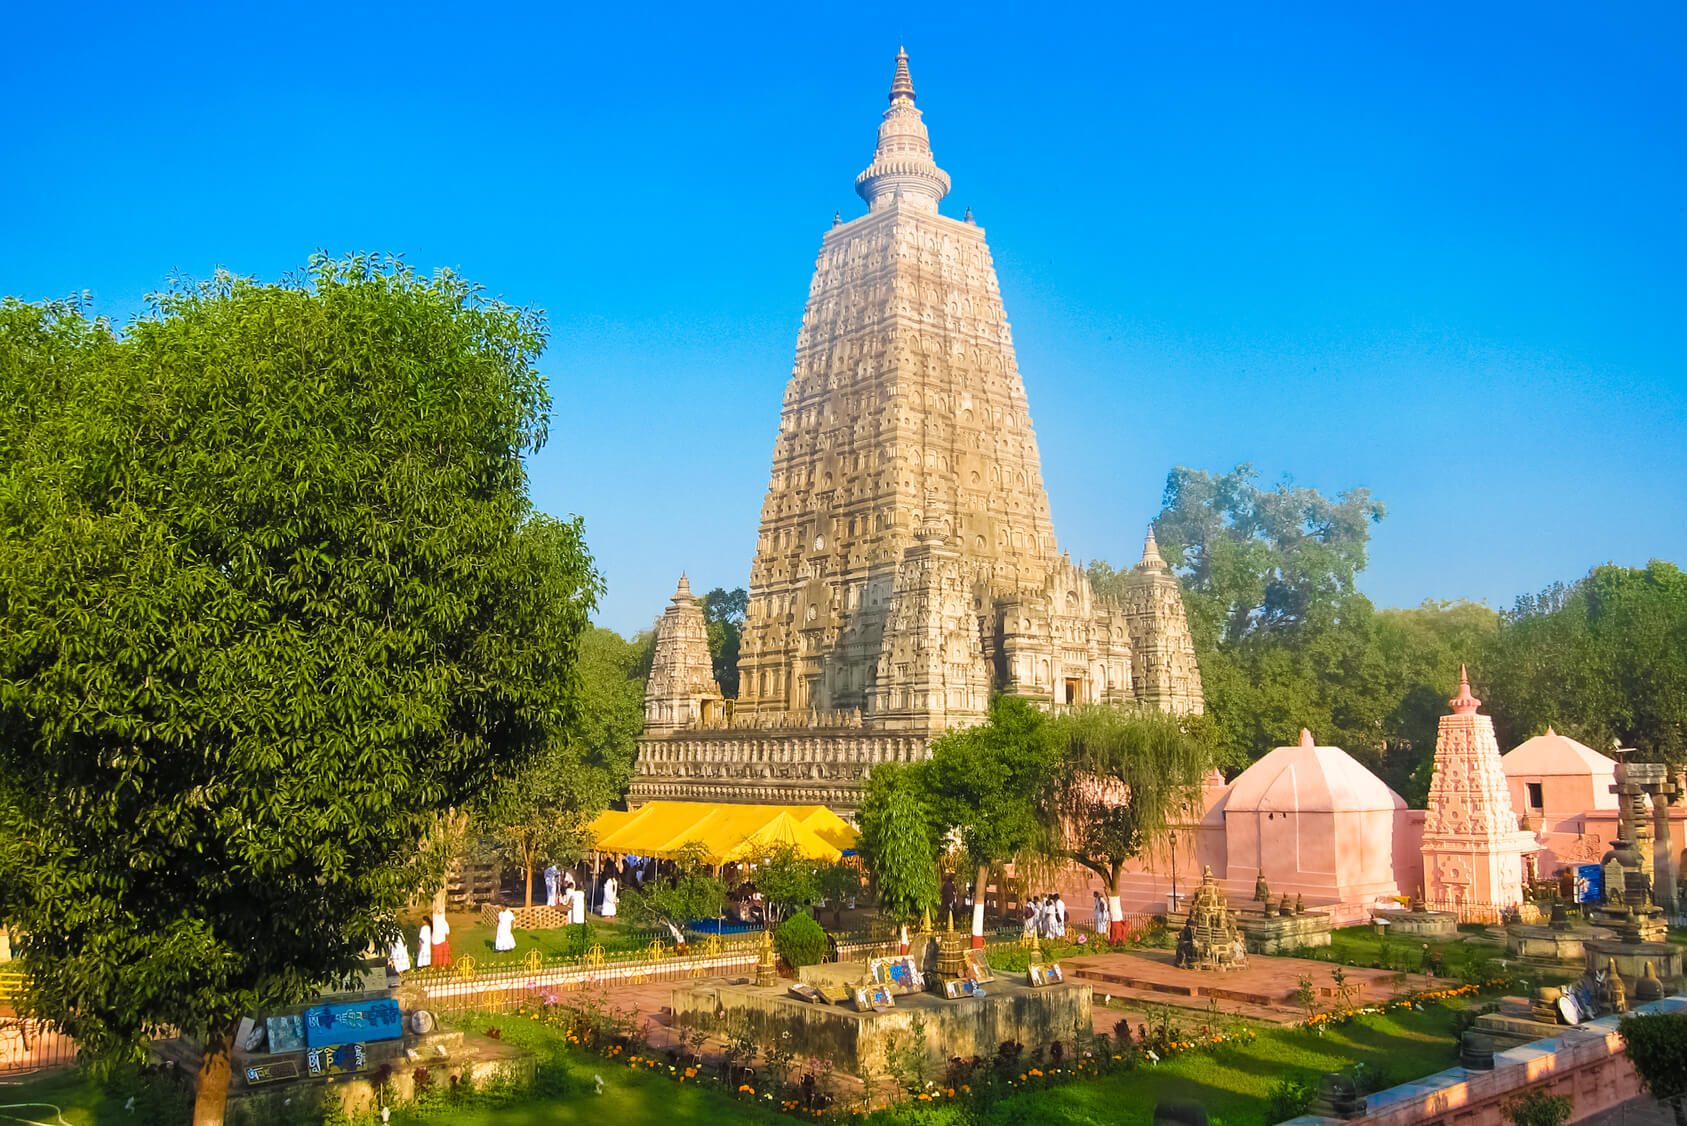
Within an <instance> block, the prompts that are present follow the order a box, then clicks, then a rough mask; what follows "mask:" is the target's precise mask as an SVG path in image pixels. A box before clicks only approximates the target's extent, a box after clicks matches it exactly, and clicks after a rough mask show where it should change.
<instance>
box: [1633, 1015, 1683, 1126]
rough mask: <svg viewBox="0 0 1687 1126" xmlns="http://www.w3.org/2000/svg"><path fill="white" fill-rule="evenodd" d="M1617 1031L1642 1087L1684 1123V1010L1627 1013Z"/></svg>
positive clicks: (1681, 1125) (1677, 1120)
mask: <svg viewBox="0 0 1687 1126" xmlns="http://www.w3.org/2000/svg"><path fill="white" fill-rule="evenodd" d="M1617 1031H1618V1032H1619V1033H1620V1034H1621V1035H1622V1038H1623V1041H1624V1045H1623V1051H1624V1053H1625V1054H1626V1055H1627V1056H1628V1059H1629V1062H1630V1063H1632V1064H1633V1065H1634V1070H1635V1071H1636V1072H1638V1073H1639V1075H1640V1081H1641V1082H1642V1083H1643V1084H1645V1086H1646V1090H1647V1091H1649V1092H1651V1094H1652V1097H1653V1098H1655V1099H1657V1100H1658V1101H1659V1102H1662V1103H1664V1104H1666V1105H1668V1107H1669V1108H1670V1110H1671V1111H1672V1112H1673V1113H1674V1115H1675V1124H1676V1126H1687V1013H1631V1014H1630V1015H1628V1016H1625V1017H1624V1018H1623V1019H1622V1021H1621V1022H1620V1023H1618V1025H1617Z"/></svg>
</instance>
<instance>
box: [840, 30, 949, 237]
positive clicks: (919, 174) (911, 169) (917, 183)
mask: <svg viewBox="0 0 1687 1126" xmlns="http://www.w3.org/2000/svg"><path fill="white" fill-rule="evenodd" d="M855 192H856V194H857V195H859V196H860V197H861V198H862V199H864V200H866V201H867V208H868V210H870V211H878V210H880V209H882V208H885V207H889V206H890V205H891V204H892V203H894V202H898V201H900V202H901V203H902V204H903V205H904V206H906V207H912V208H916V209H918V210H920V211H936V210H937V201H938V200H940V199H942V198H943V197H944V196H946V195H948V194H949V173H947V172H945V171H943V169H941V168H939V167H937V162H936V161H935V160H933V159H932V157H931V141H930V139H929V138H928V137H927V136H926V127H925V123H924V122H922V121H921V120H920V111H919V110H917V109H915V108H914V80H913V78H912V77H911V76H910V75H909V73H908V52H907V51H905V50H903V49H901V48H898V49H897V51H896V74H895V76H894V77H893V78H892V79H891V82H890V108H889V109H887V110H885V115H884V122H883V124H881V125H880V126H879V147H878V149H877V150H876V151H875V152H874V153H873V163H871V164H869V165H868V166H867V167H866V169H864V170H863V171H862V173H861V175H859V176H857V177H856V178H855Z"/></svg>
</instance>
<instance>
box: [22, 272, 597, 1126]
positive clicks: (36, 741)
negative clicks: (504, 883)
mask: <svg viewBox="0 0 1687 1126" xmlns="http://www.w3.org/2000/svg"><path fill="white" fill-rule="evenodd" d="M543 343H544V331H543V325H542V322H541V320H540V318H539V317H538V316H537V315H536V314H534V313H531V312H529V311H526V310H522V309H519V308H514V307H510V306H507V305H505V304H502V303H500V302H497V301H492V300H488V299H485V298H484V297H483V296H482V294H481V293H480V292H479V290H478V289H477V288H476V287H473V286H470V285H469V284H467V283H465V282H464V281H462V280H461V279H459V278H457V277H455V276H453V275H451V274H449V273H439V274H436V275H434V276H432V277H422V276H418V275H417V274H416V273H414V272H413V271H412V270H410V269H408V268H407V267H404V266H403V265H402V264H400V263H396V262H393V261H385V260H375V259H370V258H362V257H358V258H350V259H344V260H329V259H326V258H321V257H319V258H317V259H315V260H313V261H312V263H311V266H310V268H309V270H308V271H307V272H306V273H305V274H304V275H303V276H301V277H299V278H297V279H294V280H290V281H288V282H285V283H283V284H278V285H265V284H259V283H257V282H253V281H248V280H243V279H239V278H235V277H232V276H229V275H226V274H219V275H218V276H217V277H216V278H215V279H214V280H213V281H210V282H207V283H203V284H199V285H184V286H180V287H178V288H175V289H173V290H172V291H171V292H169V293H167V294H165V295H163V296H161V297H159V298H157V299H156V304H155V306H154V309H153V311H152V312H151V314H150V315H147V316H145V317H142V318H140V319H139V320H138V321H137V322H136V323H134V324H133V325H132V326H131V327H130V328H128V329H127V330H126V331H123V332H118V331H114V330H113V329H112V327H111V326H110V325H108V324H106V323H105V322H103V321H99V320H95V319H91V318H89V317H88V316H87V315H86V314H85V312H84V311H83V310H82V309H81V308H79V307H77V306H75V305H73V304H65V303H59V304H46V305H25V304H21V303H18V302H15V301H7V302H5V303H3V304H0V403H3V404H5V406H4V408H3V409H0V915H4V916H6V917H9V918H11V919H13V920H15V921H16V922H17V923H18V924H19V926H18V928H17V930H18V932H19V934H20V941H19V943H18V953H19V955H20V957H21V959H22V962H23V967H24V969H25V970H26V971H27V974H28V978H27V980H28V992H27V996H26V998H25V1003H26V1004H27V1005H28V1006H29V1007H30V1008H31V1009H32V1010H33V1011H34V1012H36V1013H39V1014H41V1015H43V1016H45V1017H48V1018H50V1019H52V1020H54V1021H56V1022H57V1023H58V1024H59V1025H60V1026H61V1027H63V1028H64V1029H65V1030H66V1031H67V1032H69V1033H70V1034H71V1035H73V1036H75V1038H76V1039H77V1041H78V1042H79V1044H81V1045H82V1047H83V1048H85V1049H87V1050H89V1051H92V1052H95V1053H98V1054H101V1055H104V1056H107V1057H111V1056H120V1055H123V1054H125V1053H135V1052H138V1051H139V1050H140V1047H141V1045H142V1043H143V1041H144V1037H145V1036H146V1034H147V1033H149V1032H152V1031H155V1030H158V1029H162V1028H168V1027H174V1028H177V1029H180V1030H181V1032H182V1033H183V1034H185V1035H187V1036H189V1037H192V1038H194V1039H195V1040H197V1041H199V1042H200V1043H201V1044H203V1045H204V1049H205V1062H204V1065H203V1067H202V1070H201V1073H200V1083H199V1095H198V1104H197V1107H196V1111H195V1114H196V1121H197V1122H201V1123H213V1122H220V1121H221V1119H222V1103H223V1099H224V1094H225V1092H226V1088H227V1083H228V1047H229V1044H230V1041H231V1038H232V1035H233V1031H234V1027H235V1024H236V1022H237V1021H238V1020H239V1018H240V1017H241V1016H243V1015H245V1014H248V1013H252V1012H257V1011H262V1010H265V1009H268V1008H272V1007H275V1006H278V1005H283V1004H286V1003H289V1002H294V1001H297V1000H299V999H300V998H303V997H305V996H307V995H309V993H310V992H311V991H312V990H313V989H314V988H315V987H317V986H318V985H320V984H323V983H326V982H329V981H333V980H335V979H337V978H341V977H343V976H344V975H345V974H347V973H348V972H350V971H351V970H352V969H353V968H354V967H355V966H356V965H357V963H358V961H359V959H360V957H361V956H362V954H363V952H364V951H365V950H366V949H367V948H369V947H370V946H371V945H374V946H376V947H377V948H384V946H385V944H386V943H387V942H388V941H390V940H391V939H393V938H395V937H396V936H397V934H398V929H397V925H396V921H395V914H396V911H397V909H398V908H399V906H400V905H401V904H402V903H403V902H405V901H406V900H407V899H409V898H410V897H411V896H412V895H414V894H415V893H416V892H417V891H418V890H419V888H421V887H422V886H423V885H424V884H425V882H426V877H427V876H428V873H427V872H426V871H425V870H424V869H425V867H426V865H425V864H424V863H423V859H424V854H423V853H421V852H420V851H419V849H418V843H419V842H421V841H423V840H424V839H425V838H427V836H428V834H429V833H430V831H431V830H432V829H433V828H434V827H435V826H437V824H438V823H439V817H440V814H441V813H443V812H444V811H447V810H450V809H453V808H459V809H460V808H463V807H467V806H472V805H474V804H475V803H477V802H478V801H480V800H481V799H482V798H483V797H484V795H485V794H486V793H487V792H488V791H489V790H490V789H491V788H492V787H493V785H494V780H495V776H496V775H497V774H498V773H499V772H500V771H506V772H507V771H510V770H513V769H519V768H520V766H521V765H522V764H523V763H524V762H525V761H527V760H528V759H530V758H531V757H532V756H534V755H536V754H539V753H540V752H542V751H543V750H544V749H545V748H547V747H549V746H552V745H554V744H555V743H556V742H557V741H559V740H562V739H564V738H565V737H566V733H567V731H568V730H569V727H570V725H571V723H572V722H573V718H574V715H575V713H576V710H577V703H578V690H577V687H576V684H575V676H574V672H573V664H574V659H575V655H576V651H577V648H578V642H579V637H580V635H581V633H582V632H583V631H584V629H585V628H586V625H587V613H588V611H589V608H590V607H591V605H592V603H593V601H594V598H595V594H596V591H597V590H598V587H599V580H598V578H597V576H596V574H595V572H594V571H593V569H592V566H591V561H590V559H589V557H588V555H587V554H586V550H585V545H584V543H583V542H582V537H581V530H580V526H579V524H578V522H573V523H558V522H556V521H552V520H549V519H546V518H543V517H540V516H538V515H536V514H535V513H534V512H533V511H532V508H531V506H530V503H529V500H528V494H527V478H526V473H525V469H524V466H523V455H524V454H526V453H529V452H531V451H533V450H535V449H537V448H538V447H539V446H540V444H541V443H542V442H543V441H544V439H545V437H546V425H547V422H546V420H547V415H548V407H549V398H548V394H547V391H546V388H545V386H544V383H543V381H542V380H541V378H540V376H539V375H538V373H537V371H536V370H535V369H534V366H533V359H534V357H535V356H536V355H537V353H538V352H539V351H540V350H541V348H542V347H543Z"/></svg>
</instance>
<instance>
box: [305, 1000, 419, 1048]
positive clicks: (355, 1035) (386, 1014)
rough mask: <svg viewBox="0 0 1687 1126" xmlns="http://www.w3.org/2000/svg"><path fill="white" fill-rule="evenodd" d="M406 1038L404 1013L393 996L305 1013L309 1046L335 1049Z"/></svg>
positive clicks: (324, 1007) (329, 1006) (306, 1040)
mask: <svg viewBox="0 0 1687 1126" xmlns="http://www.w3.org/2000/svg"><path fill="white" fill-rule="evenodd" d="M403 1035H404V1014H403V1013H402V1012H401V1011H400V1010H399V1007H398V1002H397V1001H394V1000H392V999H391V998H390V997H383V998H381V999H379V1000H373V1001H353V1002H351V1003H350V1004H347V1005H318V1006H317V1007H316V1008H314V1009H306V1010H305V1046H306V1047H307V1048H324V1047H332V1046H333V1045H335V1044H354V1043H360V1042H364V1041H368V1040H397V1039H399V1038H400V1037H402V1036H403Z"/></svg>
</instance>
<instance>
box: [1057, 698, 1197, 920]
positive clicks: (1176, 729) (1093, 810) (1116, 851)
mask: <svg viewBox="0 0 1687 1126" xmlns="http://www.w3.org/2000/svg"><path fill="white" fill-rule="evenodd" d="M1041 735H1042V739H1043V741H1044V742H1045V743H1046V744H1047V745H1048V747H1049V749H1050V752H1051V757H1052V758H1053V759H1054V762H1053V764H1052V766H1053V769H1051V770H1050V771H1049V773H1048V775H1047V780H1046V782H1045V784H1044V785H1043V787H1042V789H1041V792H1040V793H1039V795H1038V803H1037V804H1038V810H1039V813H1040V816H1039V817H1038V818H1037V820H1036V824H1037V826H1038V828H1039V830H1040V833H1039V847H1040V850H1041V851H1042V852H1044V853H1045V854H1047V855H1049V856H1051V857H1054V858H1056V859H1060V860H1069V861H1072V862H1074V863H1076V864H1078V865H1080V866H1081V867H1084V868H1087V869H1089V870H1090V871H1092V872H1094V873H1095V874H1096V875H1098V876H1100V877H1101V879H1102V880H1103V881H1104V882H1105V883H1106V885H1107V888H1108V900H1107V902H1108V920H1109V923H1108V936H1109V937H1110V938H1112V939H1114V940H1119V939H1122V938H1123V937H1124V914H1123V912H1122V911H1121V909H1120V902H1119V880H1120V878H1121V877H1122V876H1123V875H1124V870H1125V865H1126V863H1128V862H1129V861H1130V860H1131V859H1133V858H1135V857H1137V856H1140V855H1142V854H1144V853H1152V852H1157V851H1160V850H1162V849H1164V848H1165V847H1166V846H1167V845H1168V844H1169V843H1170V840H1171V832H1172V830H1173V828H1174V827H1175V826H1176V824H1177V823H1178V821H1179V820H1180V819H1182V818H1185V817H1187V816H1188V815H1189V814H1190V813H1192V812H1199V808H1200V798H1201V786H1202V782H1203V780H1204V779H1205V778H1206V776H1207V774H1208V772H1209V771H1211V770H1212V767H1213V748H1212V742H1213V739H1212V725H1211V722H1210V721H1209V720H1207V718H1206V717H1205V716H1196V715H1189V716H1171V715H1165V714H1162V713H1160V712H1157V711H1140V710H1137V709H1134V708H1114V707H1086V708H1080V709H1078V710H1076V711H1072V712H1067V713H1065V714H1062V715H1059V716H1056V717H1054V718H1053V719H1050V720H1049V721H1048V722H1047V723H1046V724H1044V725H1043V729H1042V732H1041Z"/></svg>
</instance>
